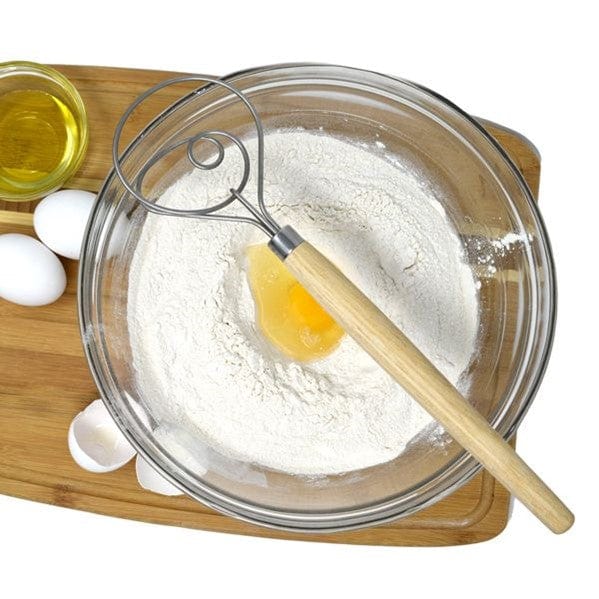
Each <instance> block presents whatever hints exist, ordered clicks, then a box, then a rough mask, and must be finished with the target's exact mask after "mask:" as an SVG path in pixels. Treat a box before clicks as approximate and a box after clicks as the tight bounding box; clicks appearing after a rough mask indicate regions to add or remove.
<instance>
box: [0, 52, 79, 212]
mask: <svg viewBox="0 0 599 599" xmlns="http://www.w3.org/2000/svg"><path fill="white" fill-rule="evenodd" d="M19 75H20V76H23V75H28V76H31V77H40V78H44V79H51V80H52V81H53V82H54V83H56V84H57V85H59V86H60V88H61V89H62V90H63V92H64V93H65V95H67V96H68V97H69V99H70V100H71V101H72V102H73V105H74V107H75V109H76V111H77V118H78V121H80V123H79V124H80V139H79V142H78V144H77V152H76V154H74V156H73V158H72V160H71V161H70V162H69V164H68V167H67V168H66V169H65V170H64V172H63V173H62V175H61V176H60V178H58V179H54V178H53V179H50V181H49V182H48V183H47V184H46V185H43V186H40V187H37V188H32V189H31V190H30V191H29V192H27V193H17V194H7V193H5V192H3V194H2V195H1V196H0V199H2V200H5V201H7V202H15V203H19V202H30V201H32V200H36V199H38V198H41V197H43V196H45V195H48V194H50V193H52V192H53V191H56V190H57V189H60V187H61V186H62V185H63V184H64V183H65V182H66V181H68V180H69V179H70V178H71V177H72V176H73V174H74V173H75V172H77V170H78V169H79V168H80V166H81V164H82V163H83V160H84V158H85V154H86V152H87V147H88V144H89V121H88V115H87V111H86V109H85V104H84V102H83V99H82V98H81V94H80V93H79V90H78V89H77V88H76V87H75V85H74V84H73V83H71V81H70V80H69V79H68V78H67V77H66V76H65V75H63V74H62V73H61V72H60V71H58V70H56V69H55V68H53V67H51V66H48V65H45V64H39V63H37V62H32V61H28V60H13V61H6V62H0V80H1V79H3V78H4V77H12V76H19Z"/></svg>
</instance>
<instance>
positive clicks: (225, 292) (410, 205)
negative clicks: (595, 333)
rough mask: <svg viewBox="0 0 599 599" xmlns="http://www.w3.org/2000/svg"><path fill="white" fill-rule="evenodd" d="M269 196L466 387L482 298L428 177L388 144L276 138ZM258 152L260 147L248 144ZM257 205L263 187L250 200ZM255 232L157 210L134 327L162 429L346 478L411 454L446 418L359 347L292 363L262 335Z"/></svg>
mask: <svg viewBox="0 0 599 599" xmlns="http://www.w3.org/2000/svg"><path fill="white" fill-rule="evenodd" d="M265 143H266V152H265V154H266V163H265V181H264V196H265V199H266V202H267V204H268V206H269V210H270V211H271V213H272V214H273V216H274V218H275V219H276V220H277V221H278V222H280V223H283V224H285V223H289V224H291V225H292V226H293V227H294V228H296V229H297V230H298V231H299V232H300V233H301V234H302V236H304V237H305V238H306V239H307V240H309V241H311V242H312V243H314V244H315V245H316V246H317V247H318V248H319V249H321V250H322V251H323V252H324V253H325V254H326V255H328V256H329V257H330V258H331V259H332V260H333V261H334V262H335V263H336V264H337V265H338V266H339V267H340V268H341V269H342V270H343V271H344V272H345V273H346V274H347V275H348V276H349V278H350V279H353V281H354V282H355V283H356V284H357V285H358V286H359V287H360V288H361V289H362V290H363V291H364V292H365V293H366V294H367V295H369V296H370V297H371V299H372V300H373V301H374V302H375V303H376V304H377V305H378V306H379V307H380V308H381V309H382V310H383V311H384V312H385V313H386V314H387V315H388V316H389V317H390V318H391V320H393V321H394V322H395V323H396V324H397V325H399V327H400V328H401V329H402V330H403V331H404V332H405V333H406V334H407V335H408V336H409V337H410V338H411V339H412V340H413V341H414V343H415V344H416V345H417V346H418V347H419V348H420V349H421V350H422V351H423V352H424V353H425V354H426V355H427V356H428V357H429V359H431V360H432V362H433V363H434V364H435V365H436V366H437V367H438V368H439V369H440V370H441V371H442V372H443V373H444V374H445V375H446V376H447V377H448V378H449V379H450V380H451V381H452V382H453V383H456V384H458V386H459V387H460V388H461V389H462V390H464V386H465V385H467V381H465V380H463V378H461V375H462V374H463V373H464V371H465V370H466V369H467V367H468V365H469V362H470V359H471V357H472V354H473V352H474V350H475V344H476V336H477V329H478V308H479V306H478V295H477V288H476V284H475V281H474V277H473V274H472V271H471V269H470V267H469V266H468V265H467V264H466V263H465V261H464V251H463V247H462V244H461V242H460V239H459V237H458V235H457V233H456V231H455V229H454V228H453V226H452V224H451V223H450V222H449V220H448V218H447V215H446V214H445V212H444V210H443V208H442V206H441V204H440V203H439V202H438V201H437V199H436V197H435V192H434V190H432V189H431V187H430V185H428V183H427V181H426V180H425V179H424V178H420V177H419V176H418V175H416V174H415V173H414V172H413V171H411V170H410V169H409V168H408V167H407V166H404V165H402V163H401V161H400V160H399V159H398V158H397V157H393V160H390V159H389V157H387V156H385V153H384V148H380V147H376V146H373V147H367V148H365V147H359V146H357V145H353V144H351V143H348V142H346V141H342V140H338V139H335V138H331V137H327V136H325V135H316V134H312V133H309V132H307V131H303V130H296V131H287V132H279V133H272V134H270V135H268V136H267V137H266V141H265ZM247 145H248V149H249V151H250V154H252V155H255V152H256V142H255V140H254V141H250V142H248V144H247ZM240 169H241V164H240V161H235V160H232V159H231V158H228V159H227V161H226V163H225V164H223V166H221V167H220V168H219V169H215V170H214V171H210V172H200V171H197V170H194V171H193V172H191V173H189V174H188V175H186V176H184V177H183V178H181V179H180V180H179V181H177V182H176V183H175V184H174V185H173V186H172V187H170V188H169V189H168V190H166V192H165V193H164V194H163V196H162V199H161V200H160V201H161V203H162V204H165V205H168V206H173V207H178V208H196V207H198V206H202V205H207V204H212V203H214V201H215V199H218V198H222V197H224V195H226V191H227V190H228V189H229V188H230V187H232V186H235V185H236V184H237V182H238V180H239V174H240ZM245 195H246V196H247V197H248V198H251V199H253V198H254V197H255V185H254V182H253V181H252V180H250V183H249V184H248V188H247V190H246V192H245ZM265 241H266V238H265V236H264V235H262V234H260V232H259V231H257V230H254V228H253V227H251V226H247V225H242V224H234V223H216V222H208V221H198V220H192V219H180V218H162V217H159V216H155V215H153V214H148V216H147V220H146V222H145V224H144V226H143V230H142V233H141V236H140V239H139V243H138V246H137V248H136V252H135V256H134V258H133V262H132V266H131V272H130V280H129V297H128V322H129V328H130V335H131V348H132V352H133V361H134V368H135V372H136V375H137V377H138V379H139V381H140V382H142V384H140V387H141V388H142V389H143V390H144V397H143V400H144V402H145V403H146V405H147V407H148V408H149V410H150V411H151V412H152V414H153V415H154V417H155V418H156V419H157V420H158V421H159V422H164V423H165V424H166V425H169V426H170V425H174V426H175V427H178V428H180V427H184V428H186V429H187V430H190V431H193V434H195V435H198V436H199V437H200V438H201V439H203V440H204V441H205V442H206V443H207V444H209V445H211V446H212V447H213V448H214V449H216V450H218V451H220V452H222V453H223V454H225V455H228V456H230V457H232V458H235V459H238V460H243V461H246V462H251V463H253V464H258V465H262V466H265V467H268V468H273V469H277V470H282V471H285V472H289V473H294V474H304V475H318V474H333V473H340V472H346V471H351V470H356V469H360V468H365V467H368V466H372V465H375V464H379V463H382V462H386V461H388V460H391V459H393V458H395V457H396V456H398V455H399V454H400V453H401V452H402V451H404V449H405V448H406V446H407V445H408V443H409V442H410V441H411V440H412V439H413V438H414V437H415V436H417V435H418V434H420V433H422V432H423V431H425V430H427V431H431V432H432V431H433V430H434V429H435V422H434V420H433V419H432V418H431V417H430V416H429V415H428V414H427V413H426V412H425V411H424V410H423V409H422V408H420V406H419V405H418V404H417V403H416V402H415V401H413V400H412V399H411V398H410V397H409V396H408V394H407V393H406V392H404V391H403V390H402V389H401V388H400V387H399V386H398V385H397V384H396V383H395V382H393V380H392V379H391V378H390V377H389V376H388V375H387V374H386V373H385V372H384V371H383V370H382V369H381V368H380V367H379V366H378V365H377V364H376V363H375V362H374V361H373V360H372V359H371V358H370V357H369V356H368V355H367V354H366V353H365V352H364V351H363V350H361V349H360V348H359V347H358V346H357V344H356V343H355V342H354V341H353V340H352V339H351V338H349V337H348V336H347V335H346V336H345V337H344V338H343V340H342V341H341V344H340V345H339V347H338V349H336V350H335V351H334V352H333V353H332V354H330V355H329V356H327V357H326V358H323V359H321V360H317V361H314V362H308V363H297V362H293V361H290V360H289V359H287V358H285V357H284V356H283V355H282V354H280V353H279V352H278V351H277V350H276V349H275V348H274V347H273V346H272V345H270V344H269V342H268V341H266V339H265V338H264V337H263V335H262V333H261V332H260V330H259V328H258V326H257V324H256V317H255V306H254V302H253V298H252V295H251V292H250V289H249V286H248V280H247V276H246V268H247V264H246V258H245V255H246V254H245V252H246V248H247V247H248V246H249V245H251V244H254V243H264V242H265Z"/></svg>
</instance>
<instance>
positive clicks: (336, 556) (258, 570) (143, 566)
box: [0, 0, 599, 598]
mask: <svg viewBox="0 0 599 599" xmlns="http://www.w3.org/2000/svg"><path fill="white" fill-rule="evenodd" d="M38 4H39V5H41V4H43V7H40V6H36V3H35V2H10V3H3V7H2V11H1V13H0V19H1V22H2V34H1V37H0V62H1V61H3V60H12V59H29V60H34V61H38V62H46V63H75V64H94V65H114V66H129V67H147V68H154V69H171V70H179V71H195V72H202V73H212V74H226V73H227V72H229V71H233V70H237V69H240V68H245V67H250V66H257V65H261V64H269V63H276V62H289V61H318V62H332V63H341V64H347V65H351V66H357V67H365V68H369V69H374V70H377V71H381V72H386V73H390V74H395V75H399V76H402V77H405V78H408V79H412V80H414V81H417V82H419V83H422V84H424V85H426V86H428V87H431V88H433V89H435V90H436V91H438V92H440V93H441V94H443V95H445V96H447V97H449V98H450V99H452V100H453V101H455V102H456V103H457V104H458V105H460V106H461V107H462V108H464V109H465V110H467V111H469V112H470V113H472V114H475V115H478V116H483V117H487V118H489V119H491V120H494V121H496V122H499V123H502V124H505V125H507V126H509V127H512V128H514V129H517V130H519V131H521V132H522V133H524V134H525V135H526V136H528V137H529V138H530V139H531V140H532V141H533V142H534V143H535V144H536V145H537V147H538V148H539V149H540V151H541V154H542V157H543V163H542V177H541V194H540V198H541V206H542V211H543V214H544V216H545V219H546V222H547V226H548V229H549V232H550V235H551V239H552V242H553V247H554V251H555V258H556V262H557V268H558V283H559V317H558V330H557V337H556V341H555V346H554V351H553V355H552V358H551V362H550V365H549V370H548V372H547V375H546V377H545V380H544V382H543V385H542V387H541V391H540V393H539V395H538V397H537V400H536V402H535V404H534V405H533V407H532V409H531V411H530V412H529V414H528V416H527V419H526V421H525V423H524V424H523V426H522V428H521V432H520V434H519V440H518V446H519V450H520V452H521V454H522V455H523V456H525V457H526V459H527V460H528V461H529V462H530V463H531V465H533V466H534V467H535V468H536V469H537V470H538V472H539V473H540V474H541V475H542V476H544V477H545V478H546V480H547V481H548V482H549V483H550V484H551V485H553V486H554V488H555V489H556V490H557V491H558V492H559V493H560V494H561V495H562V496H563V498H564V499H565V500H566V502H567V503H569V504H570V506H571V508H572V509H573V511H574V512H575V513H576V515H577V522H576V524H575V526H574V528H573V529H572V530H571V531H570V532H568V533H567V534H565V535H562V536H554V535H552V534H551V533H550V532H548V531H547V530H545V529H544V528H543V526H542V525H540V524H539V523H538V522H537V521H536V520H535V519H534V518H533V517H532V516H531V515H530V514H528V513H527V512H526V511H525V510H524V509H523V508H521V506H519V505H516V507H515V509H514V513H513V517H512V519H511V521H510V523H509V525H508V527H507V530H506V531H505V532H504V533H503V534H502V535H500V536H499V537H498V538H496V539H494V540H492V541H489V542H486V543H483V544H480V545H471V546H465V547H455V548H443V549H441V548H439V549H436V548H433V549H414V548H377V547H353V546H334V545H326V544H316V543H303V542H285V541H274V540H264V539H254V538H244V537H237V536H230V535H224V534H215V533H205V532H199V531H191V530H185V529H178V528H170V527H163V526H154V525H149V524H143V523H137V522H129V521H126V520H117V519H113V518H107V517H102V516H96V515H91V514H87V513H82V512H76V511H71V510H66V509H60V508H55V507H49V506H46V505H41V504H36V503H31V502H27V501H23V500H18V499H13V498H8V497H4V496H0V588H1V589H2V591H0V595H1V596H3V597H7V598H8V597H35V596H49V597H96V596H98V597H99V596H110V595H112V596H115V597H119V598H121V597H125V596H126V594H127V593H128V592H130V593H132V594H133V596H135V597H141V596H150V597H158V596H170V595H175V594H177V593H186V594H191V596H202V595H204V596H208V595H209V594H210V595H213V594H216V593H218V596H225V597H228V596H235V595H236V594H239V595H240V596H248V595H249V596H264V597H267V596H277V597H326V596H339V595H343V596H345V597H359V596H369V597H377V596H402V597H404V598H409V597H412V596H416V594H418V596H423V597H436V596H439V597H454V596H455V597H457V596H460V597H471V596H472V597H474V596H481V595H482V596H486V597H500V596H504V595H507V594H509V595H512V596H523V594H524V592H528V593H530V592H535V595H540V594H541V593H543V594H547V593H548V594H549V596H551V597H553V596H560V595H562V593H563V594H567V596H569V597H580V596H584V597H590V596H597V595H596V593H597V590H596V585H595V584H594V583H593V580H594V579H595V573H594V572H593V570H592V569H593V568H594V567H596V565H597V554H598V552H597V548H596V547H595V544H594V542H593V540H594V539H593V535H596V534H597V533H598V532H599V530H598V527H597V522H598V519H597V515H596V510H597V509H598V507H597V506H596V502H595V500H594V496H593V488H594V489H597V486H594V485H593V483H596V477H597V461H596V456H597V448H596V447H597V446H596V441H595V440H596V436H597V416H598V409H597V403H598V394H597V389H596V386H595V384H594V383H595V380H596V369H597V349H596V344H597V341H596V337H597V333H598V330H597V316H596V311H597V308H596V306H597V297H596V296H595V294H594V293H593V291H594V289H595V287H596V285H595V280H596V278H597V255H598V252H597V244H596V238H597V232H596V231H597V219H598V217H599V214H598V210H597V202H598V199H599V198H598V191H597V189H598V188H597V183H596V181H597V173H598V172H599V153H598V152H597V145H596V139H597V135H598V133H599V127H598V124H597V117H596V114H597V108H598V100H597V94H596V91H597V87H598V86H597V81H598V69H597V57H598V56H599V52H598V50H599V47H598V46H599V44H598V42H597V36H598V35H599V33H598V31H597V28H596V25H597V19H596V18H595V17H593V16H592V13H591V6H592V4H594V3H591V2H589V3H586V4H585V3H583V2H576V1H570V2H566V3H563V4H562V3H560V4H559V6H557V3H552V2H538V3H532V2H529V3H526V2H524V1H523V0H520V1H518V2H508V1H506V0H502V1H501V2H499V1H497V2H472V3H467V2H456V1H453V2H439V3H438V4H436V5H435V4H431V3H428V2H414V3H410V4H409V5H408V4H404V3H401V2H398V1H396V2H385V3H383V2H375V1H372V0H366V1H363V2H358V3H354V2H350V1H349V0H347V1H345V2H327V1H325V0H320V1H319V2H312V1H308V0H296V1H295V2H272V3H270V2H269V3H266V2H251V1H249V0H248V1H246V2H243V3H236V2H233V1H230V0H221V1H217V2H210V3H208V2H202V1H201V0H197V1H196V2H180V1H175V0H168V1H165V2H126V0H122V1H121V2H118V3H117V2H110V1H106V0H104V1H102V2H96V3H93V2H91V3H87V2H79V3H72V4H71V5H70V6H69V4H68V3H66V2H57V1H48V2H43V3H42V2H39V3H38ZM208 4H210V5H214V6H216V8H210V7H208ZM391 7H394V8H393V11H392V12H391ZM0 330H1V323H0ZM0 376H1V373H0ZM1 446H2V440H1V439H0V448H1ZM592 485H593V486H592ZM11 590H12V592H11Z"/></svg>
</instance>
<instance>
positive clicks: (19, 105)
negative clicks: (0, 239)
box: [0, 61, 88, 202]
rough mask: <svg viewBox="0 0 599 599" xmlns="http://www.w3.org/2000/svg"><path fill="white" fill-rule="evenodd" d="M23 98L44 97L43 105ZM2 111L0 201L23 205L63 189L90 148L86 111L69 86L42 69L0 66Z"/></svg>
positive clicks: (51, 71) (22, 64) (54, 73)
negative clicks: (34, 93) (20, 132)
mask: <svg viewBox="0 0 599 599" xmlns="http://www.w3.org/2000/svg"><path fill="white" fill-rule="evenodd" d="M27 92H43V93H44V94H48V96H47V102H45V101H44V96H40V95H37V96H31V95H29V96H27V95H26V94H27ZM9 94H10V95H11V96H12V97H11V98H9V97H8V95H9ZM2 103H5V104H6V105H5V106H4V107H2ZM0 107H2V109H0V199H2V200H8V201H11V202H27V201H30V200H35V199H37V198H40V197H42V196H44V195H47V194H49V193H51V192H53V191H55V190H57V189H59V188H60V187H62V185H63V184H64V182H65V181H66V180H67V179H69V178H70V177H71V175H73V173H75V171H76V170H77V169H78V168H79V167H80V166H81V163H82V161H83V158H84V157H85V152H86V149H87V142H88V126H87V115H86V112H85V106H84V105H83V101H82V99H81V96H80V95H79V92H78V91H77V90H76V89H75V87H74V86H73V84H72V83H71V82H70V81H69V80H68V79H67V78H66V77H65V76H64V75H62V74H61V73H59V72H58V71H57V70H55V69H52V68H50V67H47V66H45V65H40V64H36V63H33V62H26V61H17V62H4V63H0ZM49 110H51V112H50V111H49ZM44 117H46V118H44ZM50 118H51V120H50ZM4 119H10V122H4V123H2V121H3V120H4ZM3 125H4V127H3ZM3 128H4V129H5V133H4V134H3V133H2V130H3ZM20 130H21V131H22V132H25V131H26V132H27V133H26V135H25V133H23V134H22V135H21V136H20V135H19V131H20ZM52 140H56V142H55V143H52Z"/></svg>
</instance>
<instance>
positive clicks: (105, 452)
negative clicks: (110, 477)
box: [69, 399, 135, 472]
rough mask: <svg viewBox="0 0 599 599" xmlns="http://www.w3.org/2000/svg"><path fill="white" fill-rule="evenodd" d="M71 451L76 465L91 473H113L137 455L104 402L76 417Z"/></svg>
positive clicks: (94, 404) (86, 409) (94, 403)
mask: <svg viewBox="0 0 599 599" xmlns="http://www.w3.org/2000/svg"><path fill="white" fill-rule="evenodd" d="M69 450H70V452H71V455H72V456H73V459H74V460H75V462H77V464H79V466H81V468H84V469H85V470H89V471H90V472H112V471H113V470H117V469H118V468H120V467H121V466H124V465H125V464H126V463H127V462H128V461H129V460H130V459H131V458H132V457H133V456H134V455H135V449H134V448H133V447H132V445H131V444H130V443H129V441H127V439H126V438H125V436H124V435H123V433H121V431H120V430H119V428H118V426H117V425H116V424H115V422H114V420H113V419H112V416H111V415H110V413H109V412H108V410H107V409H106V406H105V405H104V403H103V402H102V400H101V399H97V400H96V401H93V402H92V403H91V404H90V405H89V406H87V408H85V410H83V412H79V414H77V416H75V418H73V421H72V422H71V426H70V427H69Z"/></svg>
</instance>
